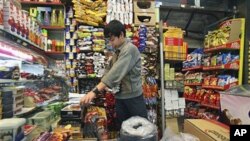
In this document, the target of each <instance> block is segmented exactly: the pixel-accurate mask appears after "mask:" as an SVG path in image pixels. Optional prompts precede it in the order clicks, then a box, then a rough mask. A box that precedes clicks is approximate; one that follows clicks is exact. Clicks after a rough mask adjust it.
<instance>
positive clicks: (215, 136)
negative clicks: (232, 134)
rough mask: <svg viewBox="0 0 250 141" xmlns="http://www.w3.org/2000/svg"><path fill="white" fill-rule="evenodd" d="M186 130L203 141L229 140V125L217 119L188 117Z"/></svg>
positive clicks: (185, 124) (185, 122) (185, 125)
mask: <svg viewBox="0 0 250 141" xmlns="http://www.w3.org/2000/svg"><path fill="white" fill-rule="evenodd" d="M184 132H185V133H190V134H192V135H194V136H196V137H198V138H199V139H200V140H201V141H229V127H228V126H226V125H224V124H222V123H219V122H217V121H212V120H205V119H186V120H185V121H184Z"/></svg>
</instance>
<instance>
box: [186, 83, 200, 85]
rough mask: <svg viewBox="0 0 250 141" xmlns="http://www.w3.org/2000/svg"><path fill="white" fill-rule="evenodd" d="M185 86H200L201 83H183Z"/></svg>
mask: <svg viewBox="0 0 250 141" xmlns="http://www.w3.org/2000/svg"><path fill="white" fill-rule="evenodd" d="M184 85H185V86H201V83H184Z"/></svg>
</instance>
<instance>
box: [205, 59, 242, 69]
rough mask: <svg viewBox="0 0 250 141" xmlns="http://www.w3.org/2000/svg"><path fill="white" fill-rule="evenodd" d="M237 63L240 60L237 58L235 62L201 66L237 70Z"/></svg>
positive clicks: (238, 63)
mask: <svg viewBox="0 0 250 141" xmlns="http://www.w3.org/2000/svg"><path fill="white" fill-rule="evenodd" d="M239 65H240V61H239V60H237V61H235V62H232V63H228V64H224V65H218V66H208V67H203V70H221V69H229V70H238V69H239Z"/></svg>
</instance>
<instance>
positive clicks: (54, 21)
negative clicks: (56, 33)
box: [51, 9, 58, 26]
mask: <svg viewBox="0 0 250 141" xmlns="http://www.w3.org/2000/svg"><path fill="white" fill-rule="evenodd" d="M51 26H58V24H57V15H56V10H55V9H53V10H52V14H51Z"/></svg>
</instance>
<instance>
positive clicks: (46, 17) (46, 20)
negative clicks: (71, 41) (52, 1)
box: [44, 11, 50, 26]
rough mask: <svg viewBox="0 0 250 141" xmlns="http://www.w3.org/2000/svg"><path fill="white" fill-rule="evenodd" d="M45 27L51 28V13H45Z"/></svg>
mask: <svg viewBox="0 0 250 141" xmlns="http://www.w3.org/2000/svg"><path fill="white" fill-rule="evenodd" d="M44 25H47V26H49V25H50V17H49V12H48V11H45V15H44Z"/></svg>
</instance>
